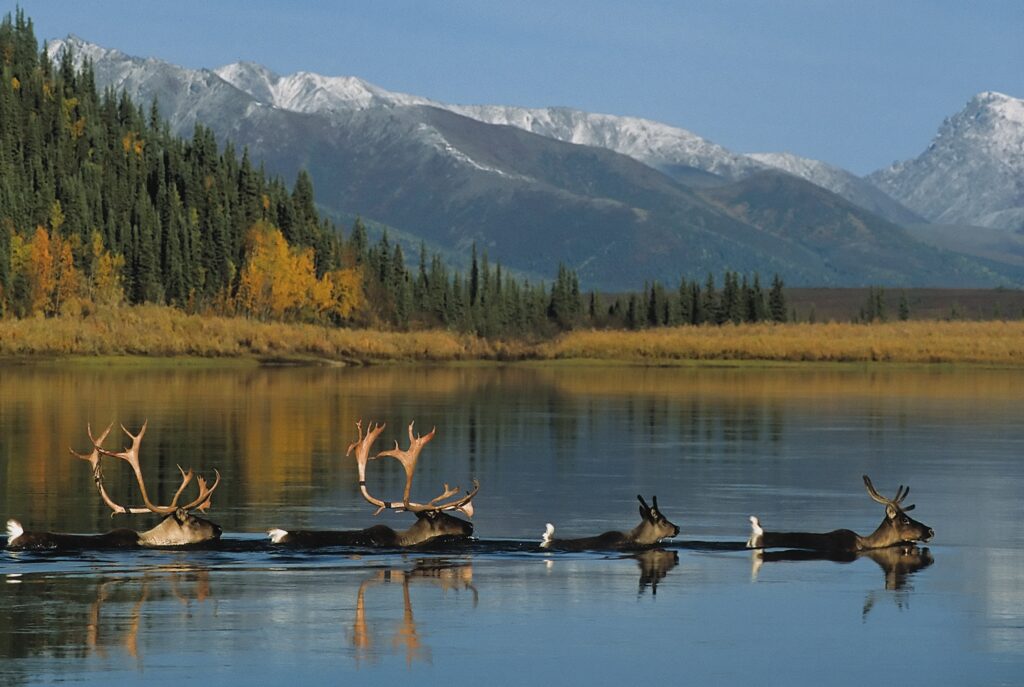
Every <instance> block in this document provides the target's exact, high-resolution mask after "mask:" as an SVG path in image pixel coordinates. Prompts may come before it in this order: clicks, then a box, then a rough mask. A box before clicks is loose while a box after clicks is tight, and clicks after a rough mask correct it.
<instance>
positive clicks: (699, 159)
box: [446, 105, 765, 179]
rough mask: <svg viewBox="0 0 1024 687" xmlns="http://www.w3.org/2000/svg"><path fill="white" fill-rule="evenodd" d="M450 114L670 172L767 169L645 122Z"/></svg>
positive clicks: (493, 108)
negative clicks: (610, 152)
mask: <svg viewBox="0 0 1024 687" xmlns="http://www.w3.org/2000/svg"><path fill="white" fill-rule="evenodd" d="M446 107H447V108H448V109H450V110H452V111H453V112H458V113H459V114H463V115H466V116H467V117H472V118H473V119H476V120H479V121H481V122H487V123H488V124H504V125H507V126H514V127H517V128H519V129H524V130H526V131H530V132H532V133H535V134H539V135H541V136H546V137H548V138H554V139H556V140H559V141H566V142H567V143H576V144H579V145H587V146H597V147H599V148H607V149H608V150H614V151H615V152H617V153H621V154H623V155H628V156H629V157H631V158H633V159H635V160H640V161H641V162H643V163H644V164H647V165H650V166H651V167H654V168H655V169H659V170H661V171H663V172H667V173H669V175H670V176H672V175H673V172H674V171H675V170H676V169H679V168H694V169H698V170H703V171H705V172H710V173H711V174H716V175H718V176H721V177H725V178H726V179H741V178H743V177H745V176H747V175H748V174H750V173H752V172H756V171H761V170H764V169H765V166H764V165H762V164H761V163H759V162H758V161H756V160H752V159H750V158H749V157H747V156H746V155H741V154H737V153H733V152H732V151H730V150H728V149H726V148H724V147H722V146H720V145H718V144H717V143H712V142H711V141H709V140H707V139H706V138H701V137H700V136H698V135H697V134H695V133H693V132H691V131H687V130H686V129H680V128H678V127H673V126H669V125H667V124H662V123H660V122H655V121H651V120H649V119H640V118H638V117H620V116H616V115H607V114H594V113H590V112H583V111H581V110H573V109H570V108H565V107H546V108H533V109H530V108H522V107H510V106H501V105H448V106H446Z"/></svg>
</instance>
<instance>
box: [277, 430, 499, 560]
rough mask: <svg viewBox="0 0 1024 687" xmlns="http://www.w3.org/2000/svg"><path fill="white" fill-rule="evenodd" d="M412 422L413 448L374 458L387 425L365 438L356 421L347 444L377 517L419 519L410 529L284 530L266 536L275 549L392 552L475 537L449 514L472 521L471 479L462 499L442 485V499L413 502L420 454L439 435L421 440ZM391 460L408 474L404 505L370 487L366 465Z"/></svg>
mask: <svg viewBox="0 0 1024 687" xmlns="http://www.w3.org/2000/svg"><path fill="white" fill-rule="evenodd" d="M413 425H414V423H409V448H407V449H404V450H403V449H400V448H399V445H398V442H397V441H396V442H395V448H393V449H390V450H387V451H381V452H380V453H377V454H376V455H370V452H371V450H372V449H373V445H374V443H376V441H377V439H378V438H379V437H380V435H381V433H382V432H383V431H384V428H385V426H386V425H382V424H377V423H369V424H368V425H367V428H366V433H365V434H364V433H363V423H362V421H361V420H360V421H359V422H356V429H357V430H358V433H359V437H358V439H357V440H356V441H354V442H352V444H350V445H349V447H348V451H347V452H346V453H345V455H346V456H348V455H351V454H352V452H353V451H354V452H355V458H356V466H357V470H358V474H359V493H360V494H362V496H363V498H364V499H366V501H367V502H368V503H369V504H370V505H373V506H376V507H377V511H376V513H374V515H379V514H380V513H382V512H383V511H385V510H393V511H395V512H399V513H400V512H409V513H413V514H414V515H415V516H416V523H415V524H414V525H413V526H412V527H410V528H409V529H407V530H403V531H396V530H394V529H392V528H390V527H388V526H387V525H375V526H373V527H368V528H366V529H362V530H343V531H337V530H334V531H332V530H282V529H277V528H275V529H272V530H270V531H269V532H268V533H267V534H268V535H269V537H270V540H271V541H272V542H273V543H275V544H290V545H292V546H301V547H311V546H362V547H373V548H381V547H383V548H393V547H408V546H418V545H422V544H426V543H428V542H430V543H435V544H436V543H438V542H439V541H443V540H458V539H466V538H468V537H471V536H472V535H473V525H472V523H470V522H467V521H466V520H463V519H461V518H457V517H454V516H452V515H449V514H448V513H449V512H451V511H458V512H460V513H464V514H466V515H467V516H469V517H472V516H473V497H474V496H476V494H477V492H478V491H479V490H480V483H479V482H477V481H476V480H473V489H472V490H471V491H468V492H466V493H465V494H463V495H462V496H457V495H458V494H459V491H460V489H459V487H457V486H456V487H449V486H448V484H445V485H444V489H443V490H442V492H441V494H440V495H438V496H435V497H434V498H432V499H431V500H430V501H427V502H426V503H418V502H415V501H412V500H411V492H412V479H413V474H414V473H415V472H416V464H417V462H418V461H419V457H420V452H421V451H422V450H423V447H424V446H426V445H427V444H428V443H430V441H431V439H433V438H434V434H435V433H436V432H437V428H434V429H432V430H431V431H430V433H429V434H427V435H426V436H420V435H418V434H415V433H414V432H413ZM382 456H389V457H391V458H395V459H396V460H398V462H400V463H401V464H402V467H403V469H404V470H405V489H404V490H403V492H402V500H401V501H385V500H383V499H380V498H377V497H376V496H374V495H373V494H371V493H370V491H369V489H368V488H367V486H366V465H367V463H369V461H371V460H375V459H376V458H380V457H382Z"/></svg>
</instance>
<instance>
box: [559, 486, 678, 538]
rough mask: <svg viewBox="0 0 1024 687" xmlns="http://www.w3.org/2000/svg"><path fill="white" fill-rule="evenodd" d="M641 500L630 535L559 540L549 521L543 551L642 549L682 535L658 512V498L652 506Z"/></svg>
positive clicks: (654, 499)
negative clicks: (638, 517)
mask: <svg viewBox="0 0 1024 687" xmlns="http://www.w3.org/2000/svg"><path fill="white" fill-rule="evenodd" d="M636 498H637V500H638V501H640V524H639V525H637V526H636V527H634V528H633V529H631V530H630V531H628V532H620V531H616V530H613V531H610V532H605V533H604V534H599V535H597V536H596V537H582V538H579V539H556V538H555V526H554V525H552V524H551V523H550V522H549V523H548V524H547V528H546V529H545V531H544V536H543V538H542V539H541V543H540V546H541V548H543V549H559V550H562V551H586V550H595V551H598V550H618V551H622V550H629V549H643V548H648V547H651V546H654V545H655V544H657V543H658V542H660V541H661V540H662V539H668V538H670V537H674V536H676V535H677V534H679V528H678V527H677V526H676V525H674V524H673V523H671V522H669V521H668V518H666V517H665V516H664V515H662V514H661V511H660V510H658V497H657V496H655V497H654V498H653V499H652V501H653V503H654V505H653V506H648V505H647V502H646V501H644V497H643V496H640V495H639V494H637V497H636Z"/></svg>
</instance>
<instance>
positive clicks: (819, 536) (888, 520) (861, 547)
mask: <svg viewBox="0 0 1024 687" xmlns="http://www.w3.org/2000/svg"><path fill="white" fill-rule="evenodd" d="M864 487H865V488H866V489H867V492H868V495H869V496H870V497H871V498H872V499H873V500H874V501H877V502H878V503H881V504H883V505H884V506H885V518H884V519H883V520H882V523H881V524H880V525H879V526H878V528H877V529H876V530H875V531H874V532H872V533H871V534H869V535H867V536H861V535H859V534H857V533H856V532H854V531H853V530H845V529H843V530H832V531H831V532H823V533H817V532H767V531H765V530H764V529H763V528H762V527H761V521H760V520H759V519H758V518H757V517H756V516H753V515H751V516H750V526H751V532H750V538H749V539H748V540H747V548H751V549H760V548H765V549H767V548H786V549H811V550H815V551H850V552H857V551H867V550H870V549H881V548H886V547H889V546H897V545H900V544H910V543H913V542H918V541H920V542H927V541H929V540H930V539H931V538H932V537H934V536H935V531H934V530H932V528H930V527H928V526H927V525H925V524H923V523H920V522H918V521H917V520H914V519H913V518H911V517H910V516H909V515H907V512H908V511H911V510H913V509H914V505H913V504H911V505H909V506H902V505H901V504H902V502H903V501H904V500H905V499H906V498H907V495H908V494H909V493H910V487H904V486H902V485H900V487H899V489H897V490H896V496H895V497H893V498H891V499H887V498H885V497H884V496H882V495H880V494H879V493H878V492H877V491H876V490H875V487H874V485H873V484H871V479H870V478H868V476H867V475H864Z"/></svg>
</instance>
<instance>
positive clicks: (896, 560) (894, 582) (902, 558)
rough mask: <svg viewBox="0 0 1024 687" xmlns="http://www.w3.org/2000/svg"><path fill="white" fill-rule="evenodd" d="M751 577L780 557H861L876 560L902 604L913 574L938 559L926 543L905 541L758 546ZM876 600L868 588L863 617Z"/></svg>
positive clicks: (837, 559)
mask: <svg viewBox="0 0 1024 687" xmlns="http://www.w3.org/2000/svg"><path fill="white" fill-rule="evenodd" d="M751 556H752V558H751V571H750V576H751V580H753V581H757V576H758V574H759V573H760V571H761V566H762V565H764V564H765V563H775V562H780V561H833V562H835V563H852V562H854V561H856V560H858V559H861V558H869V559H871V560H873V561H874V562H875V563H876V564H878V567H879V568H881V569H882V572H884V573H885V590H886V591H890V592H894V594H893V599H894V600H895V602H896V605H897V606H898V607H899V608H901V609H902V608H905V607H906V606H907V601H908V598H907V596H908V594H909V593H910V592H911V591H913V589H914V588H913V586H912V585H911V584H910V577H911V576H912V575H913V574H914V573H916V572H918V571H920V570H924V569H925V568H927V567H928V566H930V565H931V564H932V563H934V562H935V559H934V558H933V557H932V554H931V551H929V550H928V549H927V548H926V547H919V546H914V545H913V544H905V545H903V546H890V547H888V548H884V549H869V550H867V551H859V552H848V551H811V550H807V549H791V550H787V551H766V550H764V549H757V550H755V551H754V552H753V553H752V554H751ZM874 604H875V593H874V592H873V591H872V592H868V596H867V599H865V601H864V612H863V615H862V617H863V618H867V616H868V613H870V612H871V608H872V607H873V606H874Z"/></svg>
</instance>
